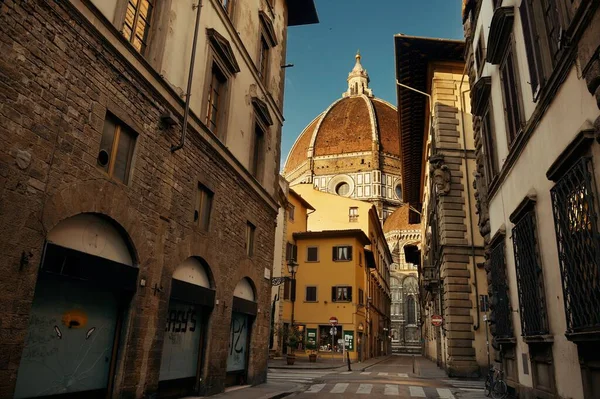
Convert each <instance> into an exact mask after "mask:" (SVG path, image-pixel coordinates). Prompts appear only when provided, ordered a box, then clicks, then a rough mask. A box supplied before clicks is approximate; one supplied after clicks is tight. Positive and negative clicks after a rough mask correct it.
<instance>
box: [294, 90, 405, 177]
mask: <svg viewBox="0 0 600 399" xmlns="http://www.w3.org/2000/svg"><path fill="white" fill-rule="evenodd" d="M375 139H378V140H379V142H380V144H381V151H382V152H384V153H387V154H391V155H394V156H397V157H399V156H400V134H399V130H398V113H397V111H396V108H395V107H394V106H393V105H391V104H389V103H387V102H385V101H383V100H380V99H378V98H370V97H368V96H366V95H359V96H351V97H345V98H342V99H340V100H338V101H336V102H334V103H333V104H332V105H331V106H330V107H329V109H328V110H327V111H325V112H323V113H321V114H320V115H319V116H318V117H317V118H316V119H314V120H313V121H312V122H311V123H310V124H309V125H308V126H307V127H306V128H305V129H304V131H303V132H302V134H300V136H299V137H298V139H297V140H296V142H295V143H294V145H293V147H292V149H291V151H290V153H289V155H288V158H287V161H286V163H285V167H284V172H291V171H292V170H294V169H296V168H297V167H298V166H300V165H301V164H302V163H303V162H304V161H306V159H308V158H309V149H310V148H309V147H310V144H311V143H314V146H313V151H312V155H313V156H317V157H318V156H324V155H341V154H346V153H351V152H363V151H372V150H373V141H374V140H375Z"/></svg>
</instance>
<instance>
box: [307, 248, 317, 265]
mask: <svg viewBox="0 0 600 399" xmlns="http://www.w3.org/2000/svg"><path fill="white" fill-rule="evenodd" d="M306 261H307V262H318V261H319V248H318V247H308V248H307V249H306Z"/></svg>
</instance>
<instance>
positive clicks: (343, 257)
mask: <svg viewBox="0 0 600 399" xmlns="http://www.w3.org/2000/svg"><path fill="white" fill-rule="evenodd" d="M333 260H334V261H336V262H341V261H350V260H352V246H351V245H341V246H335V247H333Z"/></svg>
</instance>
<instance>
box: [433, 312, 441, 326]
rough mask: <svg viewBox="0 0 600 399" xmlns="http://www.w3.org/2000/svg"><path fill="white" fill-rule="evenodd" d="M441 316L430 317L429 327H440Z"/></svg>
mask: <svg viewBox="0 0 600 399" xmlns="http://www.w3.org/2000/svg"><path fill="white" fill-rule="evenodd" d="M442 321H443V319H442V316H440V315H437V314H436V315H433V316H431V325H433V326H435V327H439V326H441V325H442Z"/></svg>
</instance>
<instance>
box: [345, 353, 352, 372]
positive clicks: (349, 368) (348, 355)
mask: <svg viewBox="0 0 600 399" xmlns="http://www.w3.org/2000/svg"><path fill="white" fill-rule="evenodd" d="M346 360H347V361H348V371H352V368H351V367H350V351H346Z"/></svg>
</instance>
